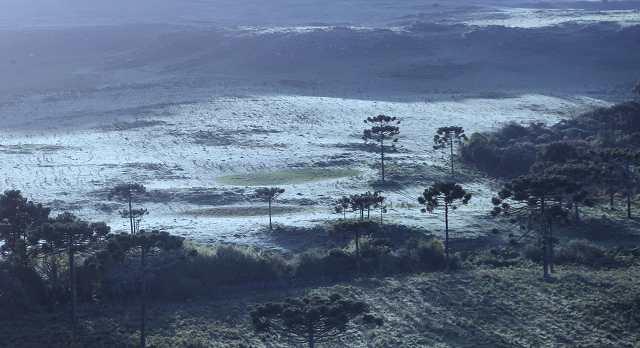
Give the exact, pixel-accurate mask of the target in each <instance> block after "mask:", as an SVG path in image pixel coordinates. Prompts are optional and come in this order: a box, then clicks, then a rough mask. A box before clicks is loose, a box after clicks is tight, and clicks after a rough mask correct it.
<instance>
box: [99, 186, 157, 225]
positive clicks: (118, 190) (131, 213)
mask: <svg viewBox="0 0 640 348" xmlns="http://www.w3.org/2000/svg"><path fill="white" fill-rule="evenodd" d="M146 193H147V189H146V188H145V187H144V186H143V185H140V184H121V185H118V186H116V187H114V188H112V189H111V191H109V194H108V195H107V199H108V200H112V199H114V198H115V199H118V200H122V201H126V202H128V203H129V210H123V211H122V212H121V213H120V214H121V215H122V217H125V218H126V217H129V223H130V225H131V234H134V233H135V230H136V229H135V228H134V225H133V221H134V219H136V218H137V217H140V216H142V215H145V214H147V210H146V209H135V210H134V209H132V207H131V201H132V199H133V195H134V194H139V195H141V194H146Z"/></svg>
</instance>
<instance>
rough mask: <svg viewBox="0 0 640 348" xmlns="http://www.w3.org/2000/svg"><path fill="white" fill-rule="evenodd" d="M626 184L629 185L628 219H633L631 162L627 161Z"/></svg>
mask: <svg viewBox="0 0 640 348" xmlns="http://www.w3.org/2000/svg"><path fill="white" fill-rule="evenodd" d="M626 179H627V180H626V182H625V184H626V185H627V218H628V219H631V185H630V181H631V175H630V173H629V160H628V159H627V178H626Z"/></svg>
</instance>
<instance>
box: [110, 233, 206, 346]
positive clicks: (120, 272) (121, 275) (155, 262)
mask: <svg viewBox="0 0 640 348" xmlns="http://www.w3.org/2000/svg"><path fill="white" fill-rule="evenodd" d="M182 242H183V238H181V237H178V236H174V235H171V234H169V233H168V232H161V231H157V230H153V231H151V232H145V230H140V231H139V233H136V234H127V233H121V234H118V235H114V236H112V237H111V238H109V239H108V240H107V252H108V254H109V255H110V256H111V258H112V259H113V260H115V261H116V263H114V264H111V265H110V267H109V272H108V273H109V274H110V276H111V277H112V278H116V279H126V280H131V281H135V282H140V284H141V285H140V295H141V300H140V307H141V310H140V347H145V345H146V337H147V332H146V323H147V278H148V277H150V276H152V275H153V273H154V272H155V271H157V270H159V269H162V268H165V267H169V266H170V265H172V264H174V263H176V262H178V261H179V260H181V259H182V258H183V257H184V255H183V254H181V253H180V252H179V250H180V249H181V248H182ZM172 251H175V252H174V253H172ZM193 255H195V251H192V252H190V254H189V256H193Z"/></svg>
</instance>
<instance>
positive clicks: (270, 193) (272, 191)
mask: <svg viewBox="0 0 640 348" xmlns="http://www.w3.org/2000/svg"><path fill="white" fill-rule="evenodd" d="M283 193H284V189H283V188H279V187H271V188H268V187H262V188H259V189H257V190H256V192H255V193H254V194H253V197H255V198H260V199H266V200H267V201H268V202H269V229H273V225H272V224H271V201H273V200H274V199H276V198H277V197H278V196H280V195H281V194H283Z"/></svg>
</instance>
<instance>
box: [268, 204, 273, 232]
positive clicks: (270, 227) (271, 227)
mask: <svg viewBox="0 0 640 348" xmlns="http://www.w3.org/2000/svg"><path fill="white" fill-rule="evenodd" d="M269 229H270V230H272V229H273V226H272V225H271V196H269Z"/></svg>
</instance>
